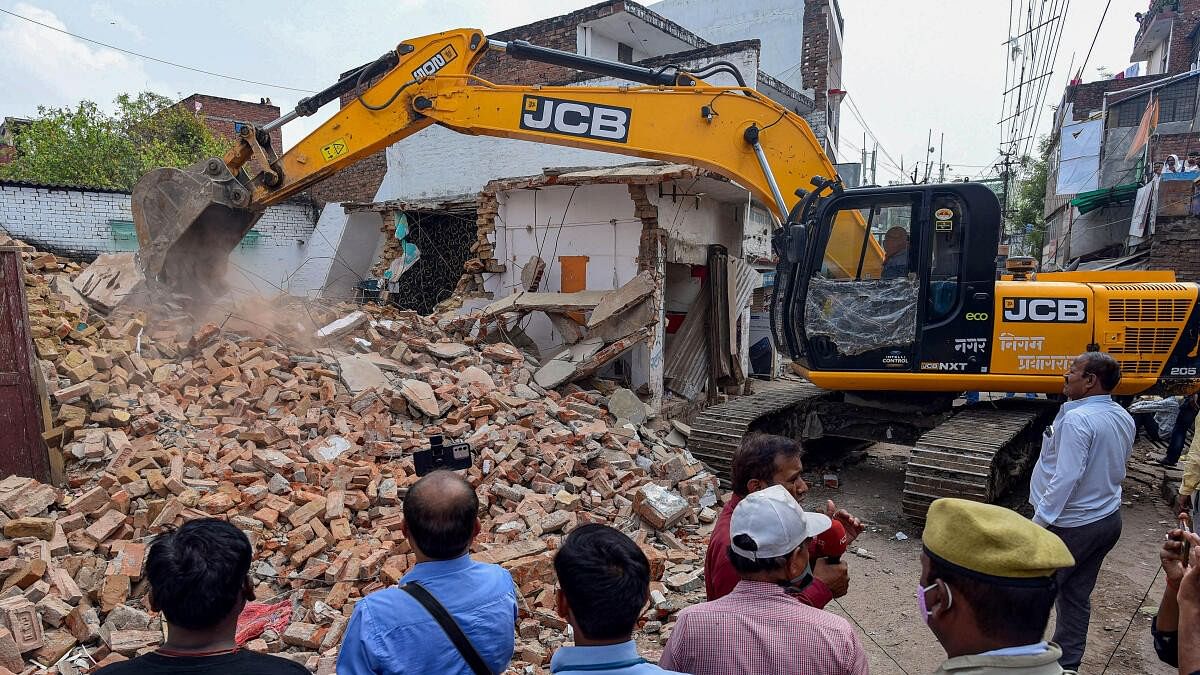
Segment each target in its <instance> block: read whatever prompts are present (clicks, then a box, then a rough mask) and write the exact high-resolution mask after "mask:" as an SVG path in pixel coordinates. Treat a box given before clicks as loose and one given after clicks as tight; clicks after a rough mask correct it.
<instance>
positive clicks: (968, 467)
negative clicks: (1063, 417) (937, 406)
mask: <svg viewBox="0 0 1200 675" xmlns="http://www.w3.org/2000/svg"><path fill="white" fill-rule="evenodd" d="M1003 403H1004V404H998V405H976V406H972V407H971V408H969V409H967V410H964V411H962V412H960V413H958V414H956V415H955V416H954V417H951V418H950V419H949V420H947V421H946V422H944V423H942V424H940V425H938V426H937V427H936V428H934V429H931V430H930V431H927V432H925V433H924V434H922V436H921V438H920V439H919V440H918V441H917V443H916V445H915V446H914V447H913V450H912V455H911V456H910V458H909V460H908V468H907V470H906V471H905V475H904V497H903V502H902V508H903V512H904V515H905V516H907V517H909V518H911V519H913V520H916V521H919V522H924V521H925V513H926V511H928V510H929V504H930V502H932V501H933V500H935V499H938V498H940V497H959V498H961V499H972V500H975V501H981V502H988V503H992V502H995V501H996V500H997V499H999V498H1000V497H1001V496H1002V495H1003V493H1004V491H1005V490H1006V489H1007V487H1008V485H1009V484H1010V483H1011V482H1012V479H1014V478H1016V477H1017V476H1020V475H1022V474H1023V471H1024V469H1025V468H1027V467H1028V465H1029V464H1030V462H1032V460H1033V458H1034V457H1036V453H1037V449H1038V445H1037V443H1038V441H1039V440H1040V438H1039V437H1040V433H1039V432H1040V431H1041V429H1042V428H1043V426H1044V424H1045V422H1047V421H1049V419H1050V418H1051V417H1052V416H1053V415H1054V413H1055V411H1056V410H1057V405H1056V404H1054V403H1052V402H1049V401H1040V402H1039V401H1005V402H1003Z"/></svg>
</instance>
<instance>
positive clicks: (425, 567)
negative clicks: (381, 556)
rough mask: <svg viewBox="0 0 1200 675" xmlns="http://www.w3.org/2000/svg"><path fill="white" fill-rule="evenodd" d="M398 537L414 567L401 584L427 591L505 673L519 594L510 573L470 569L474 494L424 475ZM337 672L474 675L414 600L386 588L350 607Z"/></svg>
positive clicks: (475, 529)
mask: <svg viewBox="0 0 1200 675" xmlns="http://www.w3.org/2000/svg"><path fill="white" fill-rule="evenodd" d="M401 531H402V532H403V533H404V536H405V537H406V538H407V539H408V543H409V545H410V546H412V549H413V554H414V555H415V556H416V560H417V564H416V565H413V568H412V569H411V570H409V572H408V574H406V575H404V578H402V579H401V580H400V585H401V586H404V585H405V584H409V583H413V582H416V583H418V584H420V585H421V586H422V587H424V589H425V590H426V591H428V592H429V594H430V595H432V596H433V597H434V598H435V599H436V600H437V601H438V602H439V603H440V604H441V605H442V606H443V607H445V609H446V612H447V613H449V615H450V617H451V618H452V619H453V620H454V622H455V623H457V624H458V627H459V629H461V630H462V632H463V634H464V635H465V636H466V638H467V639H468V640H469V641H470V643H471V645H472V646H473V647H474V648H475V650H476V651H477V652H478V653H479V655H480V656H481V657H482V659H483V662H484V664H486V665H487V668H488V669H489V670H490V671H491V672H492V673H500V672H503V671H504V669H505V668H506V667H507V666H508V662H509V661H510V660H511V659H512V655H513V641H514V637H513V633H514V631H513V628H514V626H515V624H516V620H517V591H516V587H515V586H514V585H513V580H512V575H510V574H509V573H508V570H506V569H504V568H503V567H500V566H499V565H490V564H485V563H479V562H475V561H474V560H471V556H470V555H469V553H468V550H469V549H470V546H471V541H472V540H474V538H475V536H476V535H478V534H479V499H478V497H476V495H475V490H474V489H472V488H471V486H470V484H469V483H467V482H466V481H464V480H463V479H462V478H460V477H458V476H457V475H456V474H454V473H451V472H449V471H435V472H433V473H431V474H429V475H428V476H425V477H424V478H422V479H420V480H418V481H417V482H416V483H414V484H413V485H412V487H410V488H409V489H408V494H407V495H406V496H405V497H404V524H403V525H402V526H401ZM337 672H338V675H356V674H358V673H371V674H372V675H400V674H402V673H459V674H461V675H472V672H473V671H472V670H471V667H470V666H468V665H467V662H466V660H465V659H464V658H463V656H462V654H461V653H460V652H459V650H458V649H457V648H456V647H455V646H454V643H453V642H451V640H450V638H449V637H448V636H447V635H446V632H445V631H444V630H443V629H442V627H441V626H440V625H439V624H438V623H437V621H436V620H435V619H434V618H433V616H432V615H431V614H430V613H429V612H428V611H427V610H426V609H425V608H424V607H422V606H421V604H420V603H419V602H417V600H416V599H414V598H413V597H412V596H411V595H409V594H408V593H407V592H405V591H403V590H401V589H400V588H387V589H384V590H381V591H377V592H375V593H372V594H371V595H368V596H367V597H365V598H363V599H362V600H360V601H359V602H358V604H357V605H355V607H354V614H353V616H351V617H350V623H349V625H347V626H346V634H345V638H344V639H343V641H342V649H341V652H340V653H339V654H338V663H337Z"/></svg>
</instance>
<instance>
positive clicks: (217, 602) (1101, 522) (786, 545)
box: [100, 352, 1200, 675]
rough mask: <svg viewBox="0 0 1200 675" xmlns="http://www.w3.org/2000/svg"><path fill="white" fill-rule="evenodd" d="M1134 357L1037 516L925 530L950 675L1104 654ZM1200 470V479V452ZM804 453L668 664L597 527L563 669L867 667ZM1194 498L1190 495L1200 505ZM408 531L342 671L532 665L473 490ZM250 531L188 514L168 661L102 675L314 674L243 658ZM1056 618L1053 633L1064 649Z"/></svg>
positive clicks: (753, 499)
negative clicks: (1098, 629) (408, 559)
mask: <svg viewBox="0 0 1200 675" xmlns="http://www.w3.org/2000/svg"><path fill="white" fill-rule="evenodd" d="M1119 380H1120V369H1119V367H1118V366H1117V363H1116V362H1115V361H1114V360H1113V359H1112V358H1111V357H1108V356H1106V355H1103V354H1100V353H1095V352H1090V353H1086V354H1083V355H1081V356H1080V357H1079V358H1078V359H1076V360H1075V362H1074V363H1073V365H1072V366H1071V369H1070V371H1069V372H1068V373H1067V374H1066V376H1065V385H1064V393H1065V394H1066V396H1067V398H1068V399H1069V400H1068V402H1067V403H1065V404H1064V405H1063V406H1062V408H1061V409H1060V411H1059V413H1058V415H1057V417H1056V418H1055V419H1054V422H1053V424H1052V425H1051V426H1050V427H1049V428H1047V430H1046V433H1045V435H1044V437H1043V439H1042V449H1041V455H1040V457H1039V459H1038V462H1037V465H1036V467H1035V468H1034V471H1033V476H1032V479H1031V483H1030V504H1031V505H1032V507H1033V517H1032V518H1025V517H1024V516H1022V515H1020V514H1018V513H1017V512H1016V511H1013V510H1010V509H1007V508H1003V507H1000V506H993V505H988V504H981V503H977V502H972V501H967V500H962V499H950V498H947V499H938V500H936V501H934V502H933V503H932V505H931V506H930V508H929V512H928V517H927V521H926V524H925V530H924V533H923V536H922V544H923V548H922V553H921V572H920V577H919V578H917V579H912V580H911V583H912V584H913V589H914V591H915V597H914V599H913V602H914V604H915V607H916V609H917V616H918V617H919V618H920V620H921V621H923V622H924V623H925V624H926V626H927V627H928V629H929V630H930V631H931V632H932V633H933V635H934V636H935V638H936V639H937V641H938V643H939V644H940V645H941V647H942V648H943V649H944V650H945V653H946V656H947V659H946V660H945V662H944V663H943V664H942V665H941V667H940V668H939V669H938V671H937V672H938V673H961V674H964V675H966V674H970V675H986V674H989V673H1034V674H1042V673H1047V674H1050V673H1063V672H1071V671H1074V670H1076V669H1078V667H1079V664H1080V662H1081V661H1082V658H1083V654H1084V650H1085V647H1086V638H1087V630H1088V624H1089V618H1090V612H1091V604H1090V596H1091V593H1092V589H1093V587H1094V586H1095V584H1096V579H1097V575H1098V573H1099V570H1100V566H1101V563H1102V562H1103V560H1104V557H1105V555H1106V554H1107V553H1108V552H1109V551H1110V550H1111V549H1112V548H1113V546H1115V544H1116V542H1117V539H1118V538H1119V537H1120V533H1121V512H1120V508H1121V481H1122V479H1123V478H1124V473H1125V469H1124V467H1125V462H1126V461H1127V460H1128V458H1129V454H1130V452H1131V450H1132V444H1133V438H1134V423H1133V419H1132V418H1131V417H1130V415H1129V414H1128V413H1127V412H1126V411H1125V410H1124V409H1123V408H1122V407H1121V406H1120V405H1118V404H1117V403H1115V402H1114V401H1113V399H1112V397H1111V395H1110V393H1111V392H1112V390H1113V389H1114V388H1115V387H1116V386H1117V383H1118V382H1119ZM1198 443H1200V442H1194V443H1193V444H1192V448H1191V452H1190V456H1189V462H1191V461H1193V460H1194V461H1195V462H1196V463H1197V469H1196V472H1195V474H1194V475H1196V476H1200V450H1198V449H1197V444H1198ZM801 458H802V449H801V446H800V444H799V443H797V442H796V441H793V440H791V439H787V438H783V437H780V436H769V435H752V436H749V437H747V439H746V440H745V441H744V442H743V444H742V446H741V448H739V450H738V452H737V453H736V454H735V456H734V459H733V465H732V475H731V476H730V479H731V482H732V485H733V496H732V498H731V499H730V500H729V501H728V502H727V503H726V504H725V506H724V508H723V510H722V511H721V513H720V515H719V518H718V519H717V521H716V523H715V525H714V527H713V532H712V535H711V538H710V541H709V547H708V551H707V555H706V557H705V564H704V578H705V590H706V594H707V601H706V602H702V603H699V604H696V605H693V606H691V607H687V608H685V609H683V610H682V611H681V612H680V613H679V615H678V617H677V619H676V621H675V624H674V627H673V629H672V631H671V633H670V636H669V638H668V639H667V642H666V644H665V646H664V648H663V652H662V656H661V658H660V659H659V662H658V664H657V665H655V664H652V663H650V662H649V661H647V659H646V658H645V657H644V656H643V655H642V654H641V653H639V649H638V646H637V644H636V643H635V641H634V631H635V629H636V627H637V626H638V623H639V621H640V619H641V617H642V616H643V613H644V611H645V609H646V607H647V604H648V602H649V598H650V583H651V578H650V563H649V562H648V560H647V558H646V555H645V554H644V553H643V552H642V550H641V549H640V548H639V547H638V545H637V544H635V543H634V541H633V540H632V539H631V538H630V537H629V536H627V535H626V534H624V533H622V532H620V531H619V530H617V529H614V528H612V527H608V526H604V525H598V524H587V525H582V526H579V527H577V528H575V529H573V530H572V531H570V533H568V534H567V535H566V536H565V537H564V538H563V539H562V541H561V544H560V545H559V547H558V549H557V551H556V553H555V555H554V561H553V565H554V572H555V576H556V578H557V600H556V608H557V612H558V614H559V615H560V616H561V617H562V619H563V620H564V621H565V623H566V624H567V625H568V626H569V629H568V630H569V634H570V637H571V639H572V644H571V646H564V647H561V648H559V649H558V650H557V651H555V653H554V655H553V657H552V659H551V661H550V672H551V673H554V674H555V675H582V674H585V673H626V674H630V675H637V674H644V673H662V672H680V673H694V674H701V675H708V674H713V675H716V674H724V673H811V674H821V675H825V674H828V675H838V674H843V673H847V674H857V673H866V672H868V663H867V655H866V653H865V651H864V649H863V646H862V643H861V641H860V636H859V634H858V632H857V631H856V630H855V628H854V627H853V626H852V625H851V624H850V623H849V622H848V621H847V620H846V619H844V618H842V617H841V616H839V615H837V614H834V613H832V612H829V611H826V610H825V607H826V606H827V604H828V603H830V602H831V601H833V599H834V598H836V597H840V596H842V595H845V594H846V592H847V590H848V587H849V579H850V577H849V570H848V568H847V565H846V563H845V562H844V561H841V560H839V559H836V558H833V557H831V556H829V555H826V553H827V551H826V550H825V549H823V548H822V547H821V546H818V545H817V542H818V540H820V539H821V537H822V535H826V537H827V536H828V533H829V532H831V531H832V532H835V533H838V537H839V543H840V544H842V548H843V550H844V547H845V545H848V544H849V543H850V542H852V541H853V540H854V539H855V538H856V537H857V536H858V535H859V534H860V533H861V532H862V531H863V524H862V522H861V521H860V520H859V519H858V518H855V517H854V516H853V515H851V514H849V513H847V512H846V511H844V510H839V509H837V507H836V505H835V504H833V503H832V502H826V503H825V504H824V505H821V506H820V507H818V508H816V509H807V510H806V509H805V508H804V506H803V503H804V498H805V495H806V493H807V492H808V486H807V484H806V483H805V482H804V480H803V478H802V477H801V473H802V470H803V465H802V461H801ZM1194 489H1195V481H1192V483H1191V484H1190V489H1188V494H1189V495H1190V494H1191V493H1192V492H1193V491H1194ZM403 511H404V523H403V526H402V532H403V534H404V536H405V537H406V538H407V540H408V542H409V544H410V546H411V548H412V551H413V554H414V556H415V559H416V563H415V564H414V565H413V567H412V568H411V569H410V570H409V572H408V573H407V574H406V575H405V576H404V577H403V579H401V581H400V583H399V584H398V585H397V586H394V587H391V588H387V589H384V590H380V591H377V592H374V593H371V594H370V595H368V596H366V597H365V598H363V599H361V600H360V601H359V602H358V603H357V604H356V605H355V606H354V611H353V615H352V617H351V619H350V622H349V624H348V626H347V628H346V631H345V636H344V639H343V642H342V646H341V650H340V652H339V655H338V662H337V672H338V673H341V674H353V673H380V674H382V673H464V674H469V673H475V674H479V673H501V672H503V671H504V670H505V669H506V668H507V666H508V664H509V662H510V660H511V659H512V657H513V652H514V625H515V623H516V621H517V619H518V595H517V590H516V587H515V586H514V583H513V580H512V577H511V576H510V574H509V572H508V571H507V570H505V569H504V568H503V567H501V566H499V565H494V564H488V563H482V562H478V561H475V560H473V559H472V558H471V556H470V549H471V544H472V542H473V541H474V539H475V537H476V536H477V535H478V534H479V531H480V525H479V519H478V512H479V501H478V498H477V496H476V493H475V490H474V489H473V488H472V487H471V485H470V484H469V483H467V482H466V481H465V480H463V479H462V478H460V477H459V476H458V475H456V474H455V473H452V472H448V471H437V472H434V473H431V474H429V475H427V476H425V477H423V478H421V479H420V480H418V481H417V482H416V483H414V484H413V485H412V486H411V487H410V488H409V490H408V492H407V494H406V496H405V498H404V503H403ZM1160 555H1161V560H1162V567H1163V569H1164V570H1165V572H1166V576H1167V590H1166V591H1165V593H1164V595H1163V598H1162V602H1161V607H1160V611H1159V614H1158V616H1157V618H1156V619H1155V621H1154V624H1153V627H1152V630H1153V635H1154V640H1155V647H1156V649H1157V650H1158V653H1159V655H1160V657H1161V658H1162V660H1163V661H1165V662H1167V663H1170V664H1171V665H1177V666H1178V667H1179V670H1180V673H1184V674H1191V673H1195V672H1197V671H1200V537H1197V535H1195V534H1192V533H1191V532H1190V531H1185V529H1182V528H1181V529H1177V530H1173V531H1171V532H1170V533H1169V534H1168V535H1167V539H1166V541H1165V543H1164V544H1163V546H1162V551H1161V554H1160ZM252 557H253V556H252V551H251V547H250V543H249V540H248V539H247V538H246V536H245V535H244V534H243V533H242V532H240V531H239V530H238V529H237V528H236V527H234V526H233V525H231V524H229V523H227V522H224V521H221V520H217V519H204V520H195V521H191V522H188V523H187V524H185V525H183V526H182V527H180V528H178V529H177V530H175V531H173V532H169V533H166V534H163V535H161V536H159V537H158V538H157V539H156V540H155V541H154V543H153V544H152V546H151V548H150V551H149V554H148V558H147V567H146V575H147V577H148V580H149V583H150V588H151V591H150V595H149V604H150V605H151V607H152V608H153V609H154V610H156V611H159V612H161V613H162V616H163V618H164V620H165V622H166V624H167V627H168V630H167V638H166V641H165V643H164V644H163V645H162V646H161V647H160V648H158V649H157V650H156V651H154V652H151V653H148V654H145V655H143V656H140V657H138V658H135V659H133V660H130V661H126V662H122V663H118V664H114V665H111V666H108V667H106V668H104V669H102V670H101V671H100V672H101V673H103V675H121V674H123V673H194V674H204V673H214V674H218V675H240V674H242V673H265V674H268V675H271V674H275V673H280V674H282V673H304V672H307V671H306V670H305V668H304V667H302V666H300V665H298V664H296V663H294V662H292V661H288V660H286V659H284V658H280V657H275V656H269V655H264V654H259V653H255V652H252V651H248V650H244V649H239V648H238V646H237V644H236V643H235V640H234V636H235V631H236V628H237V619H238V616H239V614H240V613H241V611H242V609H243V608H244V606H245V605H246V603H247V602H248V601H251V600H253V599H254V593H253V589H252V585H251V583H250V581H249V576H248V573H249V568H250V563H251V559H252ZM1054 607H1057V620H1056V625H1055V630H1054V634H1053V637H1052V639H1050V640H1047V639H1046V629H1047V626H1048V624H1049V619H1050V612H1051V609H1052V608H1054Z"/></svg>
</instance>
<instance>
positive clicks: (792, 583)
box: [782, 562, 813, 592]
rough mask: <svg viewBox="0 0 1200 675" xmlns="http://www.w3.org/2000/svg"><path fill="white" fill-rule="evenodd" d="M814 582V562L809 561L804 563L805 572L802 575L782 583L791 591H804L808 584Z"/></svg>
mask: <svg viewBox="0 0 1200 675" xmlns="http://www.w3.org/2000/svg"><path fill="white" fill-rule="evenodd" d="M812 582H813V575H812V563H811V562H810V563H807V564H805V565H804V574H801V575H800V576H798V577H796V578H795V579H789V580H788V581H787V582H785V583H784V584H782V585H783V587H784V588H786V589H788V590H789V591H792V592H797V591H803V590H804V589H806V588H808V586H809V585H810V584H812Z"/></svg>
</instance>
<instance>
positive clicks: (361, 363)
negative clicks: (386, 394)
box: [337, 354, 391, 394]
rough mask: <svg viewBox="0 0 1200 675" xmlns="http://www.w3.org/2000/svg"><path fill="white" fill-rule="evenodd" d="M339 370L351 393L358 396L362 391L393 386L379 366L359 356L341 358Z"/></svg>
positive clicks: (339, 359)
mask: <svg viewBox="0 0 1200 675" xmlns="http://www.w3.org/2000/svg"><path fill="white" fill-rule="evenodd" d="M337 362H338V368H340V369H341V373H342V382H343V383H345V385H346V388H347V389H349V390H350V393H352V394H357V393H359V392H361V391H364V390H367V389H370V388H372V387H375V388H376V389H384V388H386V387H387V386H388V385H389V384H391V383H390V382H389V381H388V379H387V375H384V374H383V371H382V370H380V369H379V366H377V365H375V364H374V363H372V362H371V360H370V359H368V358H366V357H365V356H361V355H358V354H352V355H346V356H341V357H339V358H338V360H337Z"/></svg>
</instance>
